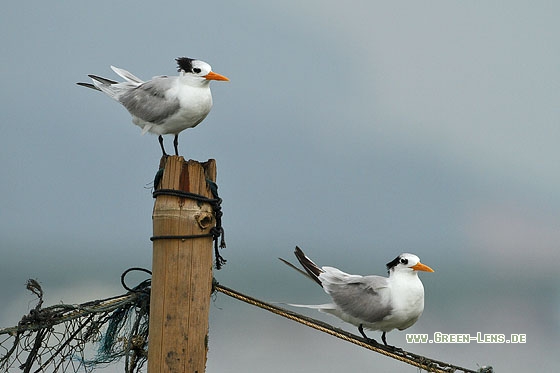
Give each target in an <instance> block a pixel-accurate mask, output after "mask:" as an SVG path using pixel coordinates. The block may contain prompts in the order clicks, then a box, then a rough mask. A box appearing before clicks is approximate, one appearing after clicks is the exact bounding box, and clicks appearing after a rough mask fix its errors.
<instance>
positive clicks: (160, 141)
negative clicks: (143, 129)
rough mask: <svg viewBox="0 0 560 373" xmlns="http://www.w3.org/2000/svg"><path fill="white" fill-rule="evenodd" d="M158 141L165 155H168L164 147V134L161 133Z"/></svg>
mask: <svg viewBox="0 0 560 373" xmlns="http://www.w3.org/2000/svg"><path fill="white" fill-rule="evenodd" d="M158 141H159V146H161V151H162V153H163V155H164V156H167V153H166V152H165V148H164V147H163V136H162V135H159V137H158Z"/></svg>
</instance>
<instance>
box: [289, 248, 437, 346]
mask: <svg viewBox="0 0 560 373" xmlns="http://www.w3.org/2000/svg"><path fill="white" fill-rule="evenodd" d="M294 254H295V255H296V258H297V259H298V261H299V262H300V264H301V265H302V266H303V268H304V269H305V272H304V271H302V270H301V269H299V268H297V267H296V266H294V265H293V264H291V263H290V262H288V261H287V260H284V259H282V258H279V259H280V260H281V261H283V262H284V263H286V264H287V265H289V266H290V267H292V268H294V269H295V270H296V271H298V272H300V273H301V274H303V275H305V276H306V277H309V278H310V279H312V280H314V281H315V282H316V283H318V284H319V285H320V286H321V287H322V288H323V290H325V292H326V293H327V294H328V295H330V297H331V298H332V300H333V303H328V304H319V305H302V304H289V305H291V306H294V307H304V308H312V309H316V310H319V311H321V312H325V313H329V314H331V315H334V316H336V317H338V318H340V319H342V320H344V321H346V322H348V323H350V324H353V325H355V326H357V327H358V330H359V332H360V334H361V335H362V336H363V337H364V338H365V339H366V340H368V341H369V342H370V343H371V342H374V343H377V342H376V341H375V340H374V339H371V338H368V337H367V336H366V334H365V333H364V328H366V329H370V330H379V331H382V332H383V334H382V336H381V339H382V340H383V343H384V344H385V346H388V344H387V339H386V337H385V335H386V333H387V332H389V331H391V330H393V329H399V330H404V329H406V328H409V327H410V326H412V325H414V323H415V322H416V320H418V318H419V317H420V315H422V311H424V286H423V285H422V282H421V281H420V279H419V278H418V271H425V272H434V270H433V269H431V268H430V267H428V266H427V265H424V264H422V263H420V259H419V258H418V257H417V256H416V255H413V254H406V253H404V254H401V255H399V256H398V257H396V258H395V259H394V260H392V261H391V262H389V263H387V270H388V272H389V277H381V276H359V275H350V274H348V273H344V272H342V271H341V270H339V269H337V268H333V267H321V268H319V266H317V265H316V264H315V263H313V261H312V260H311V259H309V258H308V257H307V256H306V255H305V254H304V253H303V251H302V250H301V249H300V248H299V247H296V250H295V252H294Z"/></svg>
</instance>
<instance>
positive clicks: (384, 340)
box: [381, 332, 403, 351]
mask: <svg viewBox="0 0 560 373" xmlns="http://www.w3.org/2000/svg"><path fill="white" fill-rule="evenodd" d="M386 334H387V333H386V332H383V334H382V335H381V339H382V340H383V343H384V344H385V346H387V347H389V348H392V349H393V350H395V351H402V350H403V349H402V348H399V347H395V346H390V345H388V344H387V339H386V338H385V335H386Z"/></svg>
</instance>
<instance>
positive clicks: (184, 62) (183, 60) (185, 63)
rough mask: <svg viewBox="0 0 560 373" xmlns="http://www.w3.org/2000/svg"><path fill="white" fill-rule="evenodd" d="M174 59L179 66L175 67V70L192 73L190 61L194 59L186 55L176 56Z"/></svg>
mask: <svg viewBox="0 0 560 373" xmlns="http://www.w3.org/2000/svg"><path fill="white" fill-rule="evenodd" d="M175 61H177V65H178V66H179V68H178V69H177V71H179V72H180V71H181V70H182V71H185V72H187V73H192V72H193V67H192V62H193V61H194V59H193V58H188V57H179V58H176V59H175Z"/></svg>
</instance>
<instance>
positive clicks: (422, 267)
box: [410, 262, 434, 272]
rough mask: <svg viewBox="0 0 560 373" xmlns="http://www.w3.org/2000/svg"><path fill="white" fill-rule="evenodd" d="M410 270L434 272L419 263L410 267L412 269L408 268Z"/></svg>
mask: <svg viewBox="0 0 560 373" xmlns="http://www.w3.org/2000/svg"><path fill="white" fill-rule="evenodd" d="M410 268H412V269H413V270H415V271H424V272H434V270H433V269H431V268H430V267H428V266H427V265H425V264H422V263H420V262H418V264H416V265H414V266H412V267H410Z"/></svg>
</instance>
